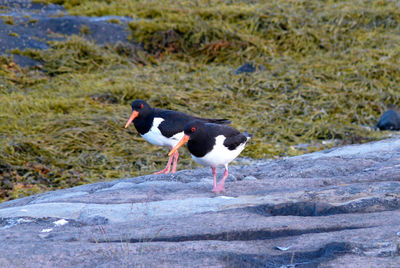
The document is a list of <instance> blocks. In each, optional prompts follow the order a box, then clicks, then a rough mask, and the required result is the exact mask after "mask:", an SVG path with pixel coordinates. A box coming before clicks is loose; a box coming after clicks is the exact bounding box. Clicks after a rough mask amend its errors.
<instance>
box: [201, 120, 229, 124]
mask: <svg viewBox="0 0 400 268" xmlns="http://www.w3.org/2000/svg"><path fill="white" fill-rule="evenodd" d="M207 121H208V123H214V124H220V125H229V124H230V123H232V121H231V120H228V119H207Z"/></svg>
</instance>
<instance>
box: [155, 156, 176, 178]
mask: <svg viewBox="0 0 400 268" xmlns="http://www.w3.org/2000/svg"><path fill="white" fill-rule="evenodd" d="M172 157H174V155H171V156H170V157H169V159H168V163H167V165H166V166H165V168H164V169H163V170H160V171H158V172H156V173H154V174H167V173H169V170H170V169H171V161H172Z"/></svg>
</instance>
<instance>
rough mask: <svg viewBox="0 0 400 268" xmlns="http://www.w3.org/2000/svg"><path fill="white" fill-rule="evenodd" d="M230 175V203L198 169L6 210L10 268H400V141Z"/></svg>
mask: <svg viewBox="0 0 400 268" xmlns="http://www.w3.org/2000/svg"><path fill="white" fill-rule="evenodd" d="M244 163H247V164H244ZM218 172H219V173H221V172H223V170H222V169H220V170H218ZM230 173H231V174H232V176H230V177H229V178H228V180H227V182H226V189H227V193H226V194H225V195H220V196H216V195H215V194H214V193H212V192H211V188H212V174H211V170H209V169H204V168H198V169H194V170H183V171H179V172H177V173H175V174H166V175H147V176H141V177H137V178H126V179H120V180H115V181H111V182H100V183H95V184H89V185H82V186H78V187H74V188H70V189H63V190H59V191H54V192H48V193H44V194H40V195H36V196H29V197H26V198H21V199H17V200H13V201H10V202H5V203H2V204H0V251H1V252H2V254H0V267H55V266H57V267H208V266H210V267H317V266H318V267H400V257H399V256H400V244H399V243H400V242H399V230H400V138H399V137H395V138H392V139H388V140H382V141H378V142H373V143H368V144H362V145H350V146H344V147H339V148H333V149H330V150H326V151H321V152H316V153H312V154H306V155H302V156H296V157H289V158H283V159H278V160H257V161H256V160H249V159H246V161H245V162H244V161H242V160H240V161H238V162H237V165H232V166H231V167H230ZM235 178H242V179H237V180H236V179H235ZM60 219H65V220H66V221H68V223H66V224H64V225H56V224H55V222H56V221H57V220H60ZM277 246H278V247H280V248H282V249H284V250H277Z"/></svg>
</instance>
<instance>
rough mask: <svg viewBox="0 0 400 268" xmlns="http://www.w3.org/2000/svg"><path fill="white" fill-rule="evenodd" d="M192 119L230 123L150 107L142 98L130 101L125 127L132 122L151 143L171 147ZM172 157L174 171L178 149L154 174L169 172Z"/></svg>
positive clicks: (174, 170)
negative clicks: (164, 165)
mask: <svg viewBox="0 0 400 268" xmlns="http://www.w3.org/2000/svg"><path fill="white" fill-rule="evenodd" d="M193 120H199V121H201V122H210V123H216V124H229V123H231V121H229V120H227V119H207V118H199V117H195V116H191V115H188V114H185V113H182V112H178V111H171V110H165V109H158V108H152V107H151V106H150V105H149V104H148V103H147V102H146V101H144V100H135V101H133V102H132V115H131V117H130V118H129V120H128V122H127V123H126V125H125V128H127V127H128V126H129V125H130V124H131V123H132V122H133V124H134V125H135V128H136V130H137V131H138V132H139V134H140V135H141V136H142V137H143V138H144V139H145V140H147V141H148V142H150V143H151V144H154V145H159V146H169V147H170V148H173V147H174V146H175V145H176V144H177V143H178V142H179V140H181V139H182V137H183V135H184V134H183V128H184V126H185V125H186V124H187V123H188V122H190V121H193ZM172 158H174V162H173V166H172V173H174V172H176V165H177V162H178V158H179V154H178V151H175V153H174V154H173V155H170V157H169V159H168V163H167V166H166V167H165V168H164V169H163V170H161V171H159V172H156V173H155V174H163V173H169V171H170V169H171V162H172Z"/></svg>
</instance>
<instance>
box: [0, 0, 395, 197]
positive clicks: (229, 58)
mask: <svg viewBox="0 0 400 268" xmlns="http://www.w3.org/2000/svg"><path fill="white" fill-rule="evenodd" d="M54 2H58V3H63V4H65V6H66V7H67V8H69V10H68V11H69V12H70V13H71V14H76V15H77V14H79V15H89V16H98V15H110V14H112V15H123V16H130V17H132V18H135V19H138V20H135V21H134V22H132V23H130V29H131V30H132V36H133V37H134V39H135V40H138V41H140V42H142V43H143V44H144V47H145V48H146V51H140V50H132V49H131V48H129V47H124V46H123V45H117V46H108V47H99V46H97V45H95V44H93V43H90V42H88V41H85V40H84V39H82V38H81V37H77V36H74V37H71V38H70V39H68V40H67V41H66V42H54V43H53V44H52V48H51V49H50V50H48V51H33V50H29V51H23V52H21V51H14V53H16V54H24V55H29V56H30V57H32V58H35V59H38V60H40V61H41V62H42V66H41V67H40V68H37V69H34V70H25V69H21V68H19V67H18V66H16V65H15V64H13V63H12V59H6V58H2V59H1V60H0V66H1V67H0V129H1V131H0V137H1V139H0V176H1V177H0V184H1V185H0V187H1V189H2V190H1V191H0V200H9V199H12V198H17V197H20V196H23V195H27V194H32V193H37V192H42V191H46V190H49V189H57V188H65V187H71V186H74V185H79V184H83V183H89V182H95V181H100V180H109V179H114V178H120V177H126V176H136V175H144V174H149V173H152V172H154V171H156V170H159V169H162V168H163V167H164V165H165V164H166V161H167V156H166V154H167V152H168V150H167V149H166V148H160V147H156V146H152V145H150V144H148V143H147V142H146V141H144V140H143V139H142V138H141V137H140V136H139V135H138V134H137V132H136V130H135V129H134V127H133V126H132V127H129V128H128V129H124V128H123V126H124V124H125V123H126V120H127V119H128V118H129V116H130V113H131V108H130V105H129V104H130V102H131V101H132V100H134V99H138V98H141V99H145V100H147V101H148V102H149V103H150V104H151V105H152V106H156V107H161V108H168V109H175V110H180V111H184V112H188V113H191V114H196V115H199V116H204V117H220V118H229V119H231V120H232V125H233V126H234V127H236V128H238V129H239V130H241V131H248V132H249V133H252V134H253V135H254V138H253V140H252V141H251V143H250V144H249V145H248V146H247V147H246V150H245V151H244V152H243V153H242V156H248V157H253V158H267V157H279V156H288V155H298V154H302V153H305V152H312V151H316V150H321V149H325V148H329V147H332V146H333V145H334V144H335V143H336V144H337V143H339V144H349V143H360V142H366V141H370V140H376V139H379V138H382V137H385V136H388V135H389V133H388V132H377V131H374V130H373V129H372V127H373V126H374V125H375V124H376V122H377V120H378V118H379V116H380V115H381V114H382V113H383V112H384V111H385V110H386V107H387V105H395V106H399V104H400V93H399V90H398V85H399V84H400V83H399V82H400V69H399V66H400V47H399V46H398V45H397V44H399V42H400V37H399V35H398V32H399V30H400V26H399V22H400V11H399V9H398V6H397V4H396V3H395V2H393V1H265V2H262V1H261V2H259V1H255V2H257V4H249V3H251V1H230V2H229V3H230V4H226V3H225V2H226V1H165V0H164V1H128V0H120V1H113V2H111V1H54ZM248 2H249V3H248ZM121 5H122V6H123V7H124V8H120V6H121ZM248 61H251V62H253V63H254V64H255V65H258V66H260V65H262V66H263V67H264V70H263V71H257V72H255V73H253V74H250V75H247V74H240V75H235V74H233V71H234V70H235V69H236V68H237V67H239V66H240V65H241V64H243V63H245V62H248ZM332 140H335V141H336V142H331V143H330V142H329V141H332ZM327 141H328V142H327ZM304 143H306V144H309V145H310V146H308V147H301V146H300V147H298V146H296V145H298V144H304ZM182 154H183V156H182V158H181V160H180V162H179V166H178V168H180V169H183V168H193V167H195V166H196V165H195V164H194V163H193V161H192V160H191V159H190V157H189V154H188V152H187V150H185V149H184V150H182Z"/></svg>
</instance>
